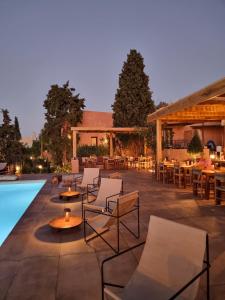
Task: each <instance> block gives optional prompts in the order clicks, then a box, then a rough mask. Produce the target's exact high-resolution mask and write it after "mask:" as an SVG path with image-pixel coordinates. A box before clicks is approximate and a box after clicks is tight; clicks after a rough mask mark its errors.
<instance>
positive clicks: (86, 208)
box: [84, 203, 105, 212]
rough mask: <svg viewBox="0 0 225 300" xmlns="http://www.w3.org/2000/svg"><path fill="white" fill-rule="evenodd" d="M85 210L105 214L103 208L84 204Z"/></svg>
mask: <svg viewBox="0 0 225 300" xmlns="http://www.w3.org/2000/svg"><path fill="white" fill-rule="evenodd" d="M84 209H85V210H88V211H98V212H105V208H104V207H102V206H97V205H92V204H86V203H85V204H84Z"/></svg>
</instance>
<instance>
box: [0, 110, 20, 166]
mask: <svg viewBox="0 0 225 300" xmlns="http://www.w3.org/2000/svg"><path fill="white" fill-rule="evenodd" d="M1 111H2V115H3V123H2V125H1V126H0V160H3V161H6V162H7V163H8V164H15V163H18V162H21V161H22V159H23V145H22V144H21V143H20V142H19V141H18V140H17V138H16V135H17V134H16V130H15V126H14V125H13V124H12V123H11V118H10V116H9V112H8V110H7V109H2V110H1Z"/></svg>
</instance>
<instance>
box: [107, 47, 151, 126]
mask: <svg viewBox="0 0 225 300" xmlns="http://www.w3.org/2000/svg"><path fill="white" fill-rule="evenodd" d="M144 67H145V65H144V60H143V57H142V56H141V54H140V53H138V52H137V51H136V50H135V49H132V50H130V53H129V54H128V55H127V61H126V62H124V64H123V68H122V72H121V74H120V75H119V88H118V89H117V93H116V95H115V102H114V104H113V105H112V108H113V124H114V126H115V127H132V126H137V127H141V126H145V125H146V118H147V115H148V114H149V113H151V112H153V111H154V110H155V105H154V101H153V100H152V92H151V91H150V89H149V86H148V83H149V77H148V76H147V75H146V74H145V72H144Z"/></svg>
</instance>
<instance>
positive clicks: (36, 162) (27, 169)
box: [22, 156, 52, 174]
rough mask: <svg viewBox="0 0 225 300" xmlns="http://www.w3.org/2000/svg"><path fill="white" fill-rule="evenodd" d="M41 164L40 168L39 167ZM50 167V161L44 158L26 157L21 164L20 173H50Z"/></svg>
mask: <svg viewBox="0 0 225 300" xmlns="http://www.w3.org/2000/svg"><path fill="white" fill-rule="evenodd" d="M40 166H41V168H40ZM51 172H52V169H51V166H50V163H49V161H48V160H46V159H42V158H32V159H31V158H30V157H28V156H27V157H26V158H25V159H24V161H23V165H22V173H26V174H29V173H51Z"/></svg>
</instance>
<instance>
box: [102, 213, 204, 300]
mask: <svg viewBox="0 0 225 300" xmlns="http://www.w3.org/2000/svg"><path fill="white" fill-rule="evenodd" d="M144 243H145V242H144ZM144 243H141V244H139V245H137V246H134V247H132V248H130V249H128V250H125V251H123V252H121V253H120V254H118V255H114V256H112V257H110V258H107V259H105V260H104V261H103V263H102V269H101V270H102V299H104V294H106V295H107V296H109V299H116V300H119V299H129V300H134V299H135V300H136V299H140V300H142V299H143V300H145V299H149V300H165V299H171V300H172V299H175V298H178V299H182V300H194V299H195V297H196V295H197V292H198V285H199V280H200V276H201V275H202V274H203V273H205V272H206V273H207V297H206V298H205V299H208V300H209V268H210V264H209V248H208V235H207V233H206V232H205V231H203V230H200V229H196V228H192V227H189V226H186V225H182V224H178V223H176V222H173V221H169V220H165V219H162V218H158V217H155V216H151V217H150V223H149V229H148V234H147V239H146V243H145V247H144V250H143V252H142V256H141V259H140V262H139V264H138V266H137V269H136V270H135V272H134V274H133V275H132V277H131V279H130V280H129V282H128V284H127V285H126V286H125V287H124V289H123V293H122V295H120V296H118V295H116V294H115V293H114V292H112V291H111V290H110V289H109V288H108V286H114V287H118V288H122V287H123V286H121V285H117V284H114V283H109V282H105V279H104V265H105V263H106V262H108V261H110V260H111V259H113V258H115V257H117V256H119V255H122V254H124V253H126V252H128V251H130V250H134V249H135V248H136V247H138V246H140V245H143V244H144ZM204 256H205V260H204ZM203 262H204V263H205V267H203ZM107 299H108V298H107Z"/></svg>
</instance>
